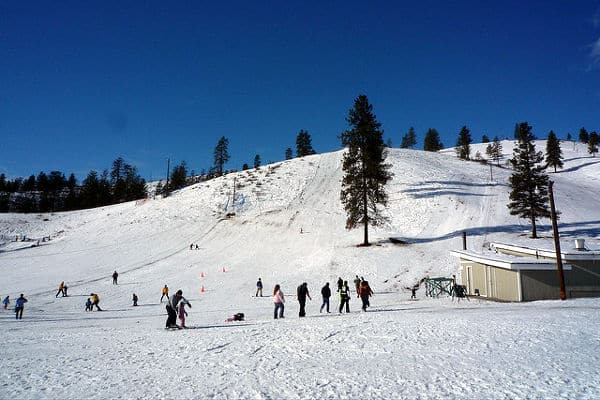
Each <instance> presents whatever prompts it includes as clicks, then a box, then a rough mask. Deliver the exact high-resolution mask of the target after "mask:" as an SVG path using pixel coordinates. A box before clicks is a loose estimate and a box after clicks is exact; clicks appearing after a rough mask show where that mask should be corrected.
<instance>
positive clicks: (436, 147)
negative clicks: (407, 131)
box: [423, 128, 444, 151]
mask: <svg viewBox="0 0 600 400" xmlns="http://www.w3.org/2000/svg"><path fill="white" fill-rule="evenodd" d="M443 148H444V145H443V144H442V142H441V140H440V134H439V133H438V131H436V130H435V129H433V128H429V129H428V130H427V133H426V134H425V139H424V140H423V150H425V151H440V150H442V149H443Z"/></svg>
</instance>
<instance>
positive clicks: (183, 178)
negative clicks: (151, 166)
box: [169, 161, 188, 190]
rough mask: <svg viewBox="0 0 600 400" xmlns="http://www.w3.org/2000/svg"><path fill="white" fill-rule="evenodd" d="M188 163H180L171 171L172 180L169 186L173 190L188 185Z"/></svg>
mask: <svg viewBox="0 0 600 400" xmlns="http://www.w3.org/2000/svg"><path fill="white" fill-rule="evenodd" d="M187 174H188V170H187V164H186V162H185V161H182V162H181V163H179V165H176V166H175V167H173V172H171V180H170V182H169V186H170V187H171V190H177V189H181V188H182V187H184V186H185V185H186V182H187Z"/></svg>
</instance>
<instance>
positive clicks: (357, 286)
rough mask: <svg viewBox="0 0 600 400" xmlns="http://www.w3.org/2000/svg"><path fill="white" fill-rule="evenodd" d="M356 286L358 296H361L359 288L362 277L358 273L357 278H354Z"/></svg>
mask: <svg viewBox="0 0 600 400" xmlns="http://www.w3.org/2000/svg"><path fill="white" fill-rule="evenodd" d="M354 286H356V297H359V295H358V288H359V287H360V278H359V277H358V275H356V278H354Z"/></svg>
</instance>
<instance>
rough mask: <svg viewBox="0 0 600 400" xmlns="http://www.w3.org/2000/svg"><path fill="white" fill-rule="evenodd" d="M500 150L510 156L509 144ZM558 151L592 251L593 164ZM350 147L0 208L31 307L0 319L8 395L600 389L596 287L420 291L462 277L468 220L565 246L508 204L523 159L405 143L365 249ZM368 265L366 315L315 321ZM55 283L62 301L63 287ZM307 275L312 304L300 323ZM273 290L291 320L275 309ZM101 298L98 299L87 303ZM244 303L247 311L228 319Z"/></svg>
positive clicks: (506, 236) (11, 276)
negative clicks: (350, 189) (352, 195)
mask: <svg viewBox="0 0 600 400" xmlns="http://www.w3.org/2000/svg"><path fill="white" fill-rule="evenodd" d="M544 145H545V143H544V142H539V143H538V150H543V149H544ZM478 146H479V147H478ZM474 147H475V148H476V149H475V150H477V149H479V150H480V152H481V154H485V150H484V149H485V147H484V145H476V146H474ZM503 147H504V152H505V153H506V155H507V156H508V155H509V154H510V153H511V151H512V147H513V145H512V143H511V142H509V141H505V142H503ZM563 151H564V153H565V168H564V169H563V170H562V171H559V173H557V174H554V173H551V174H550V177H551V179H552V180H554V181H555V198H556V203H557V207H558V208H559V209H560V211H561V212H562V214H561V221H560V230H561V235H562V239H563V244H562V246H563V250H564V249H570V248H572V247H573V240H574V238H585V239H586V244H587V246H588V247H589V248H592V249H598V248H600V207H598V201H597V193H598V192H599V190H598V189H599V188H600V159H597V158H591V157H589V156H588V154H587V152H586V151H585V148H584V146H583V145H579V144H576V145H573V144H572V143H564V144H563ZM341 157H342V153H341V152H335V153H327V154H320V155H314V156H309V157H305V158H303V159H294V160H288V161H284V162H281V163H276V164H272V165H269V166H264V167H261V168H260V169H259V170H249V171H243V172H239V173H236V174H230V175H227V176H224V177H221V178H218V179H215V180H212V181H209V182H204V183H200V184H197V185H194V186H191V187H189V188H186V189H183V190H181V191H179V192H176V193H174V194H173V195H172V196H171V197H169V198H166V199H156V200H149V201H147V202H143V203H141V204H140V203H138V204H136V203H135V202H131V203H124V204H121V205H116V206H111V207H103V208H98V209H93V210H85V211H77V212H70V213H56V214H27V215H23V214H3V215H1V217H0V235H2V236H1V237H2V240H1V241H0V276H1V277H2V279H1V280H0V295H1V296H2V297H4V296H6V295H7V294H10V296H11V300H12V304H11V307H10V308H11V309H12V306H13V305H14V301H15V300H16V297H17V296H18V295H19V293H24V294H25V296H26V297H27V298H28V299H29V302H28V303H27V304H26V307H25V313H24V318H23V319H22V320H20V321H15V320H14V314H13V313H12V310H11V309H9V310H1V312H0V335H1V337H2V341H1V342H0V349H1V354H2V357H1V361H0V398H2V399H5V398H6V399H23V398H24V399H80V398H88V399H106V398H136V399H138V398H139V399H144V398H173V397H178V398H184V399H188V398H219V399H220V398H232V399H238V398H252V399H288V398H290V399H294V398H301V399H305V398H348V399H356V398H423V399H438V398H444V399H472V398H486V399H515V398H518V399H530V398H533V399H536V398H540V399H556V398H564V399H596V398H600V374H598V365H600V299H578V300H569V301H565V302H560V301H543V302H532V303H523V304H508V303H493V302H488V301H483V300H481V299H475V298H472V299H471V300H470V301H464V300H463V301H461V302H460V303H457V302H456V301H455V302H452V301H451V299H449V298H440V299H429V298H425V297H424V289H421V290H419V291H418V292H417V297H418V299H417V300H416V301H414V300H410V299H409V298H410V291H409V290H407V289H406V288H407V287H409V286H412V285H413V284H415V283H416V282H418V281H419V280H420V279H421V278H423V277H425V276H428V275H429V276H450V275H452V274H457V273H458V261H457V260H456V259H454V258H452V257H451V256H450V255H449V251H450V250H454V249H459V248H460V247H461V246H462V240H461V233H462V232H463V231H465V230H466V231H467V232H468V235H469V236H468V246H469V249H470V250H475V251H479V250H483V248H484V247H485V246H486V244H487V243H488V242H490V241H501V242H516V243H521V244H526V245H529V246H531V247H543V248H552V238H551V229H550V224H549V221H542V226H541V229H540V231H541V235H542V238H541V239H538V240H532V239H529V238H528V230H529V225H528V222H527V221H524V220H519V219H517V218H515V217H512V216H510V215H509V213H508V209H507V208H506V204H507V202H508V190H509V189H508V186H507V180H508V176H509V175H510V170H508V169H506V168H498V167H494V168H493V169H492V173H493V179H491V178H490V168H489V166H485V165H481V164H478V163H474V162H464V161H460V160H458V159H456V157H455V155H454V154H453V153H452V152H451V151H450V150H449V151H447V152H444V153H442V154H433V153H425V152H421V151H412V150H399V149H392V150H391V151H390V154H389V161H390V162H391V163H392V164H393V172H394V174H395V176H394V179H393V180H392V181H391V182H390V184H389V186H388V192H389V195H390V202H389V205H388V208H387V210H386V213H388V215H389V217H390V224H389V225H388V226H386V227H383V228H380V229H377V230H373V229H372V230H370V234H371V237H370V238H371V241H372V243H374V245H373V246H371V247H368V248H362V247H357V246H356V245H357V244H358V243H360V242H361V241H362V231H361V230H360V229H359V230H355V231H350V232H348V231H346V230H345V229H344V222H345V215H344V212H343V208H342V206H341V204H340V201H339V192H340V180H341V177H342V171H341ZM234 178H235V182H236V190H235V192H236V198H235V201H234V200H233V199H232V194H233V184H234ZM227 213H235V215H234V216H233V217H231V218H225V215H226V214H227ZM17 235H18V236H19V237H23V236H25V237H27V238H28V239H29V240H28V241H18V242H14V241H13V240H14V237H15V236H17ZM42 238H49V239H50V240H47V241H40V243H39V246H33V247H32V245H33V244H37V240H38V239H40V240H41V239H42ZM390 238H396V239H400V240H402V241H404V242H405V243H406V244H402V245H398V244H394V243H392V242H391V241H390V240H389V239H390ZM190 244H194V245H196V244H197V245H198V247H199V249H198V250H190ZM115 270H116V271H118V272H119V284H118V285H113V284H112V282H111V281H112V280H111V277H110V276H111V274H112V273H113V271H115ZM357 274H358V275H359V276H364V277H365V278H366V279H367V280H368V281H369V282H370V283H371V286H372V287H373V289H374V291H375V295H374V297H373V298H372V301H371V305H372V307H371V308H370V309H369V311H368V312H366V313H363V312H361V311H360V300H359V299H357V298H356V297H354V298H352V300H351V302H350V307H351V311H352V312H351V313H350V314H345V313H344V314H341V315H340V314H338V312H337V310H336V306H337V304H338V301H337V298H336V297H335V296H334V297H332V307H331V311H332V313H331V314H326V313H324V314H320V313H319V306H320V304H321V299H320V295H319V292H320V288H321V287H322V286H323V284H324V282H326V281H328V282H330V283H331V285H332V286H335V281H336V280H337V278H338V277H339V276H341V277H343V278H344V279H347V280H348V281H352V279H353V278H354V276H355V275H357ZM258 277H262V280H263V281H264V283H265V290H264V292H265V297H262V298H260V297H258V298H257V297H254V293H255V282H256V280H257V278H258ZM61 281H65V283H66V284H67V285H68V286H69V294H70V296H69V297H66V298H62V297H59V298H56V297H54V295H55V293H56V290H57V287H58V284H59V283H60V282H61ZM304 281H306V282H308V287H309V289H310V291H311V295H312V298H313V299H312V301H308V305H307V314H308V315H307V317H306V318H302V319H300V318H298V302H297V301H296V298H295V296H294V294H295V290H296V287H297V286H298V285H299V284H300V283H302V282H304ZM276 283H279V284H281V285H282V288H283V291H284V293H286V298H287V301H286V310H285V315H286V318H285V319H283V320H280V319H278V320H273V305H272V301H271V298H270V297H269V294H270V293H272V288H273V286H274V285H275V284H276ZM165 284H167V285H168V286H169V287H170V289H171V294H172V293H174V292H175V290H177V289H182V290H183V294H184V296H185V297H186V298H187V299H188V300H189V301H190V302H191V303H192V306H193V308H191V309H189V316H188V319H187V325H188V326H189V327H190V328H189V329H186V330H179V331H166V330H165V329H164V324H165V320H166V312H165V308H164V303H163V304H160V302H159V299H160V294H161V292H160V291H161V288H162V287H163V286H164V285H165ZM350 284H351V286H352V283H351V282H350ZM91 292H94V293H98V294H99V295H100V299H101V301H100V306H101V307H102V308H103V309H104V310H105V311H103V312H97V311H94V312H92V313H89V312H88V313H86V312H85V311H84V303H85V300H86V298H87V297H88V296H89V294H90V293H91ZM133 293H136V294H137V295H138V296H139V304H140V306H139V307H132V306H131V297H132V294H133ZM237 312H243V313H245V314H246V319H247V320H246V321H244V322H225V319H226V318H227V317H229V316H231V315H232V314H234V313H237Z"/></svg>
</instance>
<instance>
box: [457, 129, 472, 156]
mask: <svg viewBox="0 0 600 400" xmlns="http://www.w3.org/2000/svg"><path fill="white" fill-rule="evenodd" d="M456 155H457V156H458V158H460V159H461V160H468V159H470V158H471V131H469V128H467V127H466V126H463V127H462V128H461V129H460V133H459V134H458V140H457V141H456Z"/></svg>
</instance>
